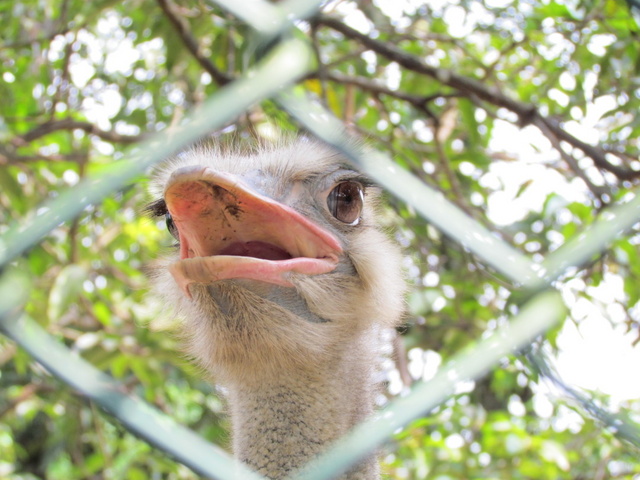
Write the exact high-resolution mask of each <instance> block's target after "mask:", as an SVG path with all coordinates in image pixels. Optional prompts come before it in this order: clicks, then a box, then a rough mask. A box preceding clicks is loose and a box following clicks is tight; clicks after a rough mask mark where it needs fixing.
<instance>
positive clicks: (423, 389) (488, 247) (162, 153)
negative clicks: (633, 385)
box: [0, 0, 640, 480]
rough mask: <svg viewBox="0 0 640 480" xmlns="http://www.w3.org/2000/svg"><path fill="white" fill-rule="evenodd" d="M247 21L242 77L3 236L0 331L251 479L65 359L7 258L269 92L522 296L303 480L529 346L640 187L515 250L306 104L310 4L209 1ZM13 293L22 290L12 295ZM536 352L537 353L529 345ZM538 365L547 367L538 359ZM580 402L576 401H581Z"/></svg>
mask: <svg viewBox="0 0 640 480" xmlns="http://www.w3.org/2000/svg"><path fill="white" fill-rule="evenodd" d="M216 3H217V4H218V5H219V6H222V7H223V8H225V9H226V10H228V11H229V12H231V13H232V14H233V15H235V16H237V18H239V19H241V20H243V21H244V22H246V23H247V24H248V25H249V26H250V27H251V28H252V29H253V39H252V41H254V42H255V51H256V52H261V53H259V54H257V55H260V57H261V58H260V60H259V61H258V62H257V63H256V65H255V66H254V67H252V68H251V69H250V70H248V71H247V72H246V74H245V75H244V76H242V77H241V78H237V79H235V80H233V81H230V82H229V83H228V84H227V85H226V86H225V87H224V88H222V89H220V90H219V92H218V93H216V94H215V95H214V96H212V97H211V98H209V99H208V100H207V101H206V103H205V104H204V106H203V107H202V108H200V109H199V110H198V112H197V113H194V114H193V115H191V116H189V117H188V118H186V119H185V121H184V122H182V124H181V125H179V126H176V127H172V129H171V130H170V134H168V135H167V134H166V133H165V134H159V135H156V136H154V137H153V138H150V139H149V140H148V141H146V142H145V143H144V144H142V145H138V146H136V147H135V148H133V149H131V150H130V152H129V156H128V159H127V160H126V161H122V162H119V163H115V164H113V165H112V166H111V168H110V169H109V170H108V171H105V172H103V173H101V175H100V176H95V177H91V178H87V179H86V180H84V181H82V182H80V183H79V184H78V185H76V186H75V187H73V188H70V189H69V190H67V191H66V192H64V194H62V195H60V196H58V197H57V198H56V199H54V200H53V201H51V202H50V203H49V204H47V205H46V206H45V207H44V208H40V209H38V212H37V213H36V214H34V215H32V216H31V217H29V218H26V219H24V221H22V222H21V223H20V224H19V225H16V226H14V227H13V228H12V229H11V230H10V231H9V232H8V233H7V234H6V235H4V236H3V237H2V238H1V239H0V266H1V267H2V269H3V270H2V271H3V275H2V278H1V282H0V330H2V332H3V333H5V334H6V335H7V336H9V337H10V338H12V339H13V340H14V341H16V342H17V343H18V344H19V345H21V346H22V347H23V348H24V349H25V350H27V351H28V352H29V353H30V354H31V355H32V356H33V357H34V358H35V359H36V360H38V361H39V362H40V363H42V364H43V365H44V366H46V368H47V369H48V370H50V371H51V372H52V373H54V374H55V375H56V376H58V377H59V378H60V379H62V380H63V381H64V382H66V383H67V384H69V385H71V386H72V387H73V388H75V389H77V390H78V391H80V392H82V394H84V395H86V396H87V397H88V398H90V399H92V400H93V401H95V402H96V403H97V404H99V405H100V406H102V407H103V408H105V409H106V410H107V411H109V412H110V413H111V414H112V415H113V416H115V417H116V418H117V419H118V420H119V421H120V422H122V423H123V424H124V425H125V426H126V427H127V428H128V429H130V430H131V431H133V432H135V433H136V434H137V435H139V436H140V437H142V438H144V439H146V440H147V441H148V442H149V443H151V444H153V445H154V446H156V447H157V448H160V449H162V450H164V451H166V452H167V453H169V454H170V455H171V456H172V457H174V458H175V459H176V460H178V461H179V462H181V463H183V464H184V465H187V466H188V467H190V468H191V469H193V470H194V471H195V472H197V473H199V474H201V475H203V476H206V477H208V478H215V479H221V480H222V479H231V478H244V479H248V478H259V476H258V475H255V474H253V473H251V472H248V471H246V470H244V469H243V467H242V466H239V465H237V464H236V463H235V462H234V461H233V460H232V459H231V458H230V457H229V455H228V454H226V453H225V452H223V451H222V450H221V449H218V448H217V447H214V446H212V445H210V444H208V443H206V442H205V441H203V440H202V439H200V438H199V437H198V436H196V435H195V434H193V433H192V432H190V431H189V430H186V429H184V428H182V427H181V426H179V425H177V424H176V423H175V422H174V421H173V420H171V419H170V418H167V417H166V416H164V415H162V414H161V413H159V412H158V411H156V410H155V409H154V408H152V407H150V406H149V405H147V404H145V403H144V402H142V401H141V400H139V399H136V398H134V397H132V396H129V395H127V394H125V393H123V392H122V389H121V388H120V386H119V384H118V383H117V382H116V381H114V380H113V379H111V378H110V377H108V376H107V375H105V374H103V373H101V372H99V371H97V370H96V369H95V368H94V367H92V366H91V365H89V364H88V363H86V362H85V361H83V360H82V359H80V358H78V357H77V356H75V355H73V354H72V353H71V352H70V351H69V350H68V349H66V348H65V347H64V346H62V345H61V344H60V343H58V342H57V341H55V340H54V339H52V338H51V337H50V336H49V335H48V334H47V333H45V332H44V331H43V330H42V329H41V328H40V327H39V326H38V325H37V323H36V322H34V321H33V320H30V319H29V318H28V317H27V316H26V315H24V314H23V313H22V312H21V305H22V304H23V303H24V301H25V299H26V296H27V295H28V292H29V288H30V284H29V279H28V278H27V277H26V276H23V275H22V274H21V273H20V272H19V271H17V270H16V269H14V268H12V266H11V262H12V260H14V259H15V258H16V257H18V256H19V255H21V254H23V253H24V252H26V251H27V250H28V249H29V248H30V247H32V246H33V245H35V244H37V243H38V242H39V241H40V240H41V239H42V238H43V237H44V236H45V235H46V234H47V233H48V232H49V231H51V230H52V229H53V228H55V227H56V226H57V225H59V224H60V223H62V222H66V221H68V220H70V219H72V218H74V217H75V216H76V215H78V214H79V213H80V212H81V211H82V210H83V209H84V208H85V207H86V206H87V205H90V204H92V203H96V202H99V201H100V200H101V199H102V198H104V197H105V196H107V195H108V194H109V193H111V192H113V191H114V190H117V189H120V188H122V187H123V186H125V185H126V184H127V182H128V181H129V180H130V179H131V178H132V177H134V176H135V175H138V174H140V173H142V172H144V171H145V170H146V169H147V168H148V167H149V166H151V165H153V164H155V163H157V162H160V161H161V160H163V159H165V158H166V157H167V154H168V152H176V151H178V150H180V149H181V148H183V147H185V146H187V145H189V144H190V143H192V142H194V141H196V140H197V139H198V138H201V137H203V136H205V135H206V134H207V133H208V132H210V131H212V130H214V129H216V128H219V127H221V126H222V125H224V124H225V123H226V122H229V121H231V120H233V119H234V118H236V117H237V116H238V115H240V114H241V113H242V112H243V111H245V110H246V109H248V108H249V107H250V106H251V105H252V104H254V103H256V102H259V101H260V100H262V99H265V98H272V99H274V100H275V101H276V102H277V103H278V104H279V105H280V106H281V107H282V109H284V110H285V111H286V112H288V113H289V114H290V115H292V116H293V117H294V118H295V119H297V121H298V122H299V123H300V124H301V125H302V126H304V127H305V128H306V129H307V130H308V131H310V132H312V133H313V134H314V135H316V136H317V137H319V138H321V139H322V140H324V141H325V142H327V143H329V144H331V145H333V146H334V147H336V148H337V149H338V150H340V151H341V152H342V153H343V154H344V155H345V156H346V157H347V158H348V159H350V160H351V161H352V162H353V163H354V165H356V166H357V168H358V169H360V170H362V171H364V172H366V173H367V174H368V175H369V176H370V177H372V178H373V179H374V180H375V181H377V182H378V183H379V184H380V185H382V186H383V187H385V188H386V189H387V190H388V191H389V192H391V193H392V194H394V195H395V196H396V197H397V198H398V199H400V200H401V201H403V202H405V203H406V204H407V205H410V206H411V207H413V208H414V209H415V211H416V212H418V213H419V214H420V215H421V216H423V217H424V219H425V220H426V221H428V222H430V223H431V224H433V225H434V226H436V227H437V228H438V229H440V230H441V231H442V232H444V233H446V234H447V235H448V236H449V237H450V238H452V239H455V240H457V241H458V242H460V244H462V245H463V246H464V247H465V248H466V249H468V250H469V251H470V252H472V253H473V254H475V255H476V256H477V257H479V258H480V259H482V260H483V261H484V262H486V263H487V264H488V265H490V266H491V267H492V268H494V269H495V270H497V271H499V272H501V273H502V274H503V275H505V276H506V277H507V278H509V279H510V280H511V281H512V283H513V285H515V286H517V287H518V289H519V291H520V293H519V296H518V298H520V299H522V300H521V303H520V305H518V313H517V314H516V315H515V316H514V317H513V318H512V319H511V320H510V321H509V322H507V323H505V324H504V325H503V326H501V327H499V328H498V329H496V330H495V331H494V332H493V333H492V334H491V335H490V336H487V337H485V338H482V339H481V340H478V342H477V343H476V344H475V345H474V347H473V348H471V349H468V350H466V351H465V352H463V353H460V354H459V355H458V356H457V357H455V358H454V359H453V360H451V361H450V362H449V364H448V365H447V366H446V367H444V368H442V369H441V370H440V372H439V373H438V374H437V375H436V376H435V378H433V379H432V380H431V381H429V382H427V383H422V384H419V385H417V386H416V387H415V388H414V390H413V392H412V393H411V394H410V395H408V396H406V397H404V398H399V399H396V400H394V401H393V402H391V404H390V405H389V406H388V407H387V408H386V409H385V410H384V412H383V414H381V415H379V416H377V417H376V418H374V419H371V420H369V421H367V422H365V423H364V424H361V425H359V426H358V427H357V428H355V430H354V431H353V432H352V433H351V434H350V435H348V436H347V437H345V438H343V439H341V440H340V441H339V442H338V443H337V444H336V445H335V446H333V447H332V448H331V449H330V450H329V451H327V452H325V454H323V455H322V457H321V458H319V459H318V460H317V461H315V462H314V463H313V465H312V466H310V467H309V468H308V469H306V470H305V471H304V472H303V473H302V474H301V475H300V476H299V477H297V478H305V479H308V480H311V479H313V480H323V479H329V478H334V477H336V476H337V475H339V474H340V473H342V472H345V471H346V470H348V468H349V467H350V466H351V465H353V464H354V463H356V462H358V461H359V460H360V459H361V458H363V457H364V456H366V455H367V454H368V453H369V452H371V451H372V450H374V449H376V447H378V446H379V445H380V444H381V443H383V442H384V441H385V440H386V439H388V438H389V437H390V436H391V435H392V433H393V432H394V431H396V430H397V429H398V428H401V427H403V426H405V425H407V423H408V422H410V421H412V420H413V419H415V418H418V417H420V416H422V415H425V414H427V413H428V412H429V411H430V410H432V409H433V408H434V407H436V406H437V405H439V404H440V403H442V402H443V401H444V400H445V399H447V398H448V396H450V395H451V394H452V393H453V391H454V389H455V386H456V384H457V383H458V382H460V381H462V380H473V379H477V378H479V377H480V376H482V375H483V374H485V373H486V372H487V371H489V370H490V369H491V368H492V367H493V366H494V365H495V364H496V362H497V361H498V360H499V359H500V358H502V357H504V356H505V355H508V354H510V353H513V352H514V351H518V350H520V349H523V348H524V347H527V346H529V345H531V343H532V341H533V340H534V339H535V338H536V337H538V336H539V335H540V334H542V333H544V332H545V331H546V330H548V329H549V328H550V327H552V326H553V325H555V324H556V323H557V322H558V321H559V320H561V319H562V318H563V316H564V314H565V307H564V305H563V302H562V300H561V297H560V295H559V293H558V292H557V291H555V289H554V287H553V282H554V280H555V279H557V278H558V277H559V276H560V275H561V274H562V273H563V272H565V271H566V269H568V268H570V267H579V266H581V265H582V264H583V263H584V262H586V261H588V260H590V259H591V258H592V257H593V256H594V255H597V254H598V253H599V252H601V251H603V249H604V248H605V247H606V245H607V244H608V243H609V242H610V241H611V240H613V239H614V238H616V237H618V236H620V235H621V234H622V232H624V231H625V230H627V229H628V228H630V227H631V226H632V225H634V224H635V223H637V222H638V221H639V219H640V195H636V196H635V197H634V198H633V199H632V200H630V201H628V202H627V203H625V204H621V205H618V206H614V207H612V208H610V209H609V210H608V211H606V212H605V213H604V214H603V215H601V217H600V220H599V221H598V222H597V223H594V224H592V225H590V226H589V228H588V229H587V230H585V231H583V232H582V233H581V234H579V235H577V236H576V237H574V238H572V239H570V240H569V241H567V242H566V243H565V244H564V245H563V246H562V247H560V248H558V249H557V250H555V251H554V252H553V253H551V254H549V255H548V256H547V258H546V259H545V260H544V261H543V262H541V263H533V262H532V261H531V260H530V259H529V258H528V257H527V256H525V255H523V254H522V253H521V252H519V251H518V250H516V249H514V248H512V247H511V246H509V245H508V244H506V243H505V242H503V241H502V240H500V239H499V238H497V237H496V236H495V235H493V234H492V233H491V232H489V231H488V230H487V229H486V228H484V227H483V226H481V225H480V224H478V223H477V222H475V221H474V220H472V219H471V218H469V217H468V216H467V215H466V214H464V213H463V212H462V211H460V210H459V209H458V208H457V207H455V206H454V205H452V204H451V203H450V202H448V201H447V200H446V199H445V198H444V197H443V196H442V195H441V194H440V193H438V192H437V191H435V190H433V189H431V188H429V187H428V186H426V185H425V184H424V183H423V182H421V181H420V180H419V179H417V178H416V177H414V176H413V175H411V174H410V173H407V172H406V171H404V170H402V169H401V168H399V167H398V166H397V165H395V164H394V163H393V162H392V161H391V160H389V159H388V158H386V157H385V156H384V155H382V154H379V153H371V152H368V153H367V155H366V156H363V155H362V154H360V153H358V152H357V151H355V150H354V149H353V148H352V147H351V146H350V142H349V141H348V139H347V138H346V137H345V135H344V133H343V132H344V129H343V125H342V124H341V122H339V121H338V120H336V119H334V118H333V117H332V115H331V113H329V112H328V111H326V110H324V109H323V108H322V107H321V106H319V105H318V104H317V103H314V102H313V101H311V100H309V99H308V98H307V97H306V96H305V93H304V92H303V91H302V90H300V91H298V90H296V88H295V87H289V86H290V85H292V84H294V82H295V81H296V80H297V79H299V78H301V77H302V76H304V75H305V73H307V72H308V71H309V69H310V68H311V66H312V63H313V60H312V59H313V55H312V51H311V48H310V46H309V45H307V44H306V43H305V41H303V40H300V39H298V38H296V36H295V34H293V31H294V29H295V26H294V23H295V22H296V21H299V20H302V19H305V18H307V17H308V16H310V15H313V14H314V13H315V11H316V8H317V5H316V4H312V3H311V2H307V1H300V0H289V1H284V2H281V3H279V4H278V5H277V6H276V5H272V4H269V3H266V2H263V1H258V0H253V1H251V2H249V3H250V4H251V5H250V6H249V5H247V2H234V1H231V0H220V1H217V2H216ZM16 292H21V294H20V295H17V294H16ZM529 354H530V355H533V358H536V357H535V352H531V351H529ZM539 365H541V369H542V370H543V371H542V373H545V374H547V375H551V372H549V371H544V362H541V363H539ZM588 403H589V402H588V400H587V401H585V402H584V404H585V405H587V404H588ZM591 413H594V414H595V415H597V416H599V417H600V418H601V419H603V420H604V421H605V422H607V423H608V424H609V426H612V427H614V428H615V429H617V431H618V432H619V433H620V434H621V435H622V436H624V437H625V438H626V439H628V440H630V441H632V442H634V443H635V444H636V445H637V446H639V447H640V433H639V432H638V429H637V427H636V426H635V425H634V424H632V423H631V422H626V421H624V420H620V419H619V418H617V417H615V416H612V415H610V414H607V413H606V412H603V411H601V410H598V411H592V412H591Z"/></svg>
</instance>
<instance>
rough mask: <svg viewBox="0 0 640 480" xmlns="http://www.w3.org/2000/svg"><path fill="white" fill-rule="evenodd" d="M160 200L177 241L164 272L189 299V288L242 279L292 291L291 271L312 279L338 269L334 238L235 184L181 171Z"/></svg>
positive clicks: (237, 180)
mask: <svg viewBox="0 0 640 480" xmlns="http://www.w3.org/2000/svg"><path fill="white" fill-rule="evenodd" d="M164 199H165V203H166V205H167V209H168V210H169V213H170V214H171V217H172V219H173V222H174V224H175V225H176V228H177V230H178V236H179V242H180V260H179V261H177V262H175V263H173V264H172V265H171V266H170V267H169V270H170V272H171V274H172V275H173V277H174V278H175V280H176V282H177V283H178V285H179V286H180V288H181V289H182V290H183V292H184V293H185V295H187V296H188V297H189V298H190V297H191V294H190V292H189V285H191V284H192V283H203V284H210V283H214V282H217V281H219V280H227V279H234V278H242V279H250V280H258V281H262V282H267V283H272V284H276V285H281V286H285V287H293V284H292V283H291V282H290V280H289V276H290V274H291V273H292V272H295V273H301V274H306V275H318V274H322V273H328V272H331V271H332V270H334V269H335V268H336V266H337V264H338V259H339V255H340V253H341V252H342V247H341V246H340V243H339V241H338V240H337V239H336V237H335V236H333V235H332V234H331V233H329V232H327V231H326V230H324V229H322V228H320V227H319V226H318V225H316V224H315V223H313V222H311V221H310V220H308V219H307V218H305V217H304V216H302V215H301V214H300V213H298V212H297V211H295V210H294V209H292V208H291V207H289V206H287V205H283V204H281V203H279V202H276V201H275V200H273V199H271V198H269V197H266V196H264V195H261V194H259V193H257V192H255V191H254V190H253V189H252V188H250V187H249V186H248V185H247V184H246V183H244V182H243V180H242V178H241V177H238V176H234V175H231V174H227V173H220V172H216V171H214V170H212V169H210V168H208V167H202V166H193V167H184V168H180V169H178V170H176V171H175V172H174V173H173V174H172V175H171V177H170V178H169V181H168V182H167V186H166V187H165V192H164Z"/></svg>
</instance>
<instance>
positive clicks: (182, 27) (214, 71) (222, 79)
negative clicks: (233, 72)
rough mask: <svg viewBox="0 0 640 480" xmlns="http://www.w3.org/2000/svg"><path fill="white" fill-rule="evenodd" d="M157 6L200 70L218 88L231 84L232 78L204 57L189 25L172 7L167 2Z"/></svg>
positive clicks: (160, 1) (161, 0) (165, 0)
mask: <svg viewBox="0 0 640 480" xmlns="http://www.w3.org/2000/svg"><path fill="white" fill-rule="evenodd" d="M157 2H158V5H160V8H161V9H162V11H163V12H164V14H165V16H166V17H167V19H168V20H169V22H171V25H173V27H174V28H175V30H176V32H177V33H178V35H179V36H180V39H181V40H182V43H184V45H185V47H187V49H188V50H189V51H190V52H191V55H193V57H194V58H195V59H196V60H197V61H198V63H200V65H201V66H202V68H204V69H205V70H206V72H207V73H208V74H209V75H211V77H212V78H213V79H214V80H215V81H216V83H217V84H218V85H220V86H222V85H226V84H227V83H229V82H231V81H232V80H233V78H232V77H231V76H230V75H227V74H226V73H224V72H222V71H220V70H218V68H217V67H216V66H215V65H214V64H213V62H211V60H210V59H208V58H207V57H205V56H204V54H203V53H202V49H201V48H200V45H199V44H198V41H197V40H196V39H195V37H193V36H192V35H191V31H190V30H189V25H188V24H187V22H185V21H184V20H183V19H182V18H181V17H179V16H178V15H177V14H176V13H175V12H174V10H173V5H171V4H170V3H169V1H168V0H157Z"/></svg>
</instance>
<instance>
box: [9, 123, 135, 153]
mask: <svg viewBox="0 0 640 480" xmlns="http://www.w3.org/2000/svg"><path fill="white" fill-rule="evenodd" d="M60 130H83V131H84V132H86V133H88V134H90V135H95V136H96V137H100V138H101V139H102V140H106V141H107V142H112V143H123V144H131V143H137V142H139V141H141V140H143V139H144V138H145V137H146V136H145V135H121V134H119V133H116V132H114V131H113V130H109V131H107V130H101V129H100V128H98V127H96V126H95V125H94V124H93V123H90V122H81V121H77V120H74V119H72V118H65V119H63V120H53V121H50V122H46V123H43V124H41V125H38V126H37V127H35V128H34V129H33V130H30V131H29V132H27V133H25V134H24V135H19V136H17V137H16V138H15V139H14V140H13V143H14V145H15V146H17V147H21V146H23V145H24V144H27V143H30V142H33V141H34V140H37V139H38V138H41V137H44V136H45V135H49V134H50V133H53V132H57V131H60Z"/></svg>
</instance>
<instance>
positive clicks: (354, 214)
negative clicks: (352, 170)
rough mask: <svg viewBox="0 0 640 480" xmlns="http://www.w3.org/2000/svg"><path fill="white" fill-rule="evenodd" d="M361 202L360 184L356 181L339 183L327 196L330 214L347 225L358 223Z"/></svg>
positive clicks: (362, 201) (362, 197) (362, 198)
mask: <svg viewBox="0 0 640 480" xmlns="http://www.w3.org/2000/svg"><path fill="white" fill-rule="evenodd" d="M363 204H364V194H363V193H362V185H360V184H359V183H356V182H342V183H339V184H338V185H336V186H335V188H334V189H333V190H331V193H330V194H329V196H328V197H327V206H328V207H329V211H330V212H331V215H333V216H334V217H335V218H337V219H338V220H340V221H341V222H344V223H348V224H349V225H356V224H357V223H358V221H359V220H360V214H361V213H362V205H363Z"/></svg>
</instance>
